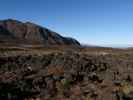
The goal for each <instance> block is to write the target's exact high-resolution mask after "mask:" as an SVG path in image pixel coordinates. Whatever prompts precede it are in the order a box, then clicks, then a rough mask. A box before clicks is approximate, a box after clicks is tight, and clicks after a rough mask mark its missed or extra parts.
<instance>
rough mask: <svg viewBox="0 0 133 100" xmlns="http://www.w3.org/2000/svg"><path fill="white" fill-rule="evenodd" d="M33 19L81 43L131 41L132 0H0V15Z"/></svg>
mask: <svg viewBox="0 0 133 100" xmlns="http://www.w3.org/2000/svg"><path fill="white" fill-rule="evenodd" d="M7 18H14V19H18V20H21V21H32V22H35V23H37V24H39V25H42V26H44V27H48V28H50V29H52V30H54V31H56V32H59V33H60V34H61V35H63V36H69V37H74V38H76V39H77V40H79V41H80V42H81V43H86V44H95V45H118V44H120V45H126V44H127V45H130V44H133V0H0V19H7Z"/></svg>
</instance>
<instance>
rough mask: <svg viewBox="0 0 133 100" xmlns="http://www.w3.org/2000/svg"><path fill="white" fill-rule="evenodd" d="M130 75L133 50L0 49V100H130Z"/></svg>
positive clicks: (132, 90)
mask: <svg viewBox="0 0 133 100" xmlns="http://www.w3.org/2000/svg"><path fill="white" fill-rule="evenodd" d="M132 76H133V52H132V49H113V48H79V47H69V48H68V47H67V46H66V47H65V46H64V47H56V46H55V47H52V48H50V47H47V48H43V47H29V48H24V47H8V48H7V47H1V48H0V100H133V77H132Z"/></svg>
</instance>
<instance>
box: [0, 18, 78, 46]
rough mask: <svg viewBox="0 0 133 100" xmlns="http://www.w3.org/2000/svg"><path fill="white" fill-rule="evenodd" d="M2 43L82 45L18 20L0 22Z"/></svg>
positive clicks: (0, 39) (0, 40)
mask: <svg viewBox="0 0 133 100" xmlns="http://www.w3.org/2000/svg"><path fill="white" fill-rule="evenodd" d="M0 42H8V43H23V44H41V45H44V46H46V45H74V46H79V45H80V43H79V42H78V41H77V40H75V39H72V38H66V37H63V36H61V35H59V34H58V33H56V32H53V31H51V30H49V29H47V28H44V27H41V26H39V25H36V24H33V23H30V22H26V23H23V22H20V21H17V20H12V19H8V20H1V21H0Z"/></svg>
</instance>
